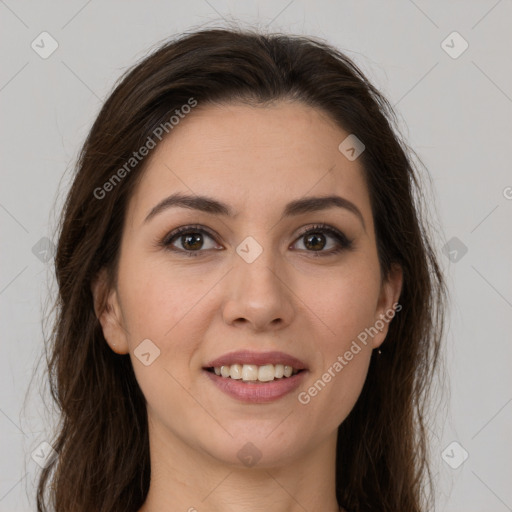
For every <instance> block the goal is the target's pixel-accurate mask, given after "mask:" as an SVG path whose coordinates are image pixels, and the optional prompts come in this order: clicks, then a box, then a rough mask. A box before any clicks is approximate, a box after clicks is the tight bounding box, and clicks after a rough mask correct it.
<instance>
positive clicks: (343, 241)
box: [158, 224, 353, 257]
mask: <svg viewBox="0 0 512 512" xmlns="http://www.w3.org/2000/svg"><path fill="white" fill-rule="evenodd" d="M190 233H201V234H206V235H208V236H209V237H210V238H212V239H213V240H215V236H214V235H213V233H211V232H210V231H209V230H207V229H205V228H203V227H202V226H199V225H190V226H182V227H180V228H177V229H175V230H174V231H171V232H170V233H168V234H167V235H165V237H164V238H163V239H162V240H160V241H159V242H158V246H160V247H163V248H164V249H166V250H168V251H171V252H175V253H182V254H184V255H186V256H188V257H197V256H199V254H200V253H202V252H205V251H204V250H197V251H187V250H184V249H177V248H175V247H173V246H172V242H173V241H174V239H176V238H179V236H180V235H184V234H190ZM313 233H327V234H329V235H331V236H332V237H334V238H335V240H336V241H337V242H338V246H337V247H336V248H335V249H331V250H329V251H323V250H321V251H308V250H306V252H309V253H313V255H314V256H315V257H317V256H319V257H322V256H323V257H326V256H331V255H334V254H338V253H340V252H342V251H344V250H350V249H352V244H353V240H349V239H348V238H347V237H346V236H345V234H344V233H342V232H341V231H338V230H337V229H335V228H333V227H331V226H329V225H327V224H315V225H314V226H311V227H309V228H307V229H306V230H304V231H303V232H302V233H301V234H300V235H299V236H298V237H297V239H296V241H298V240H299V239H300V238H303V237H305V236H306V235H309V234H313ZM215 241H216V240H215ZM322 253H323V254H322Z"/></svg>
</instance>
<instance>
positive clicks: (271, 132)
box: [128, 102, 370, 225]
mask: <svg viewBox="0 0 512 512" xmlns="http://www.w3.org/2000/svg"><path fill="white" fill-rule="evenodd" d="M348 135H349V133H348V132H346V131H345V130H343V129H342V128H341V127H339V126H338V125H337V124H336V123H334V122H333V121H332V120H331V118H330V117H328V116H327V115H326V114H325V113H323V112H322V111H320V110H318V109H315V108H312V107H310V106H307V105H304V104H302V103H297V102H286V103H285V102H280V103H276V104H273V105H271V106H265V107H260V106H258V107H253V106H248V105H239V104H227V105H215V106H213V105H206V106H201V105H199V106H197V107H196V108H195V109H194V111H193V112H192V113H191V114H189V115H188V116H186V117H185V118H184V119H182V120H180V122H179V124H177V125H176V126H174V128H173V129H172V131H171V132H170V133H169V135H167V137H166V138H164V139H163V140H162V142H161V143H160V144H159V145H158V146H157V147H156V148H155V149H154V150H153V153H152V154H151V155H149V156H148V157H147V161H146V162H145V165H146V168H145V170H144V174H143V176H142V179H141V181H140V183H139V184H138V186H137V188H136V189H135V191H134V194H133V197H132V200H131V201H130V206H129V214H128V215H129V217H130V218H131V219H132V222H134V223H135V224H137V225H140V223H141V222H142V221H143V219H144V218H145V216H146V215H147V213H148V211H149V210H150V209H151V208H152V206H154V205H155V204H156V203H157V202H159V201H160V200H162V199H163V198H164V197H166V196H168V195H170V194H171V193H173V192H177V191H178V192H183V193H187V194H198V195H208V196H212V197H216V198H218V199H219V200H221V201H223V202H226V203H228V204H230V205H231V206H232V208H233V209H234V210H235V213H237V214H240V216H242V217H243V216H244V215H245V213H247V212H248V211H249V210H251V209H252V210H253V211H254V208H258V209H259V213H260V214H261V213H262V208H263V209H265V211H267V210H269V213H270V210H273V211H274V212H276V213H281V208H282V205H284V204H285V203H287V202H289V201H290V200H291V199H297V198H300V197H304V196H308V195H315V196H319V195H327V194H332V193H338V194H339V195H342V196H344V197H346V198H347V199H349V200H350V201H353V202H355V203H357V205H358V207H359V208H360V209H361V210H362V211H363V215H364V216H365V217H366V216H367V215H369V212H370V204H369V197H368V193H367V190H366V183H365V179H364V175H363V169H362V167H361V165H360V164H359V162H358V161H357V160H354V161H350V160H348V159H347V158H346V157H345V156H344V155H343V154H342V153H341V152H340V151H339V149H338V146H339V145H340V143H341V142H342V141H343V140H344V139H345V138H346V137H347V136H348ZM365 211H366V213H365ZM237 216H238V215H237Z"/></svg>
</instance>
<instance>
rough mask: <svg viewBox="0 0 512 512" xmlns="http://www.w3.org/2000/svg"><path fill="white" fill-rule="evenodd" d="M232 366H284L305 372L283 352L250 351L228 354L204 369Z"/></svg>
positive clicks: (293, 359) (295, 359) (300, 363)
mask: <svg viewBox="0 0 512 512" xmlns="http://www.w3.org/2000/svg"><path fill="white" fill-rule="evenodd" d="M232 364H254V365H257V366H263V365H266V364H274V365H276V364H284V365H287V366H291V367H292V368H294V369H296V370H306V369H307V368H306V365H305V364H304V363H303V362H302V361H301V360H300V359H297V358H296V357H293V356H291V355H290V354H285V353H284V352H276V351H273V352H251V351H250V350H239V351H237V352H230V353H229V354H224V355H223V356H220V357H218V358H217V359H214V360H213V361H210V362H209V363H207V364H206V365H205V366H204V368H213V367H220V366H231V365H232Z"/></svg>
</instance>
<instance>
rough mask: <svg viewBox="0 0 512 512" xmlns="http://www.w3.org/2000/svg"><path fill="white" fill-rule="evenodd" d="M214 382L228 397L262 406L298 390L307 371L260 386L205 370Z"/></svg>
mask: <svg viewBox="0 0 512 512" xmlns="http://www.w3.org/2000/svg"><path fill="white" fill-rule="evenodd" d="M203 371H204V372H205V373H206V374H207V375H208V377H209V378H210V379H211V380H212V382H213V383H214V384H215V385H216V386H217V387H218V388H219V389H220V390H221V391H224V393H226V394H227V395H229V396H231V397H233V398H236V399H237V400H241V401H242V402H248V403H253V404H261V403H267V402H273V401H274V400H278V399H279V398H282V397H283V396H285V395H287V394H288V393H291V392H292V391H294V390H295V389H297V388H298V387H299V386H300V384H301V382H302V380H303V379H304V375H305V374H306V373H307V371H306V370H302V371H301V372H299V373H296V374H295V375H292V376H291V377H282V378H280V379H274V380H271V381H269V382H261V383H258V384H252V383H244V382H242V381H241V380H237V379H231V378H229V377H220V376H219V375H217V374H215V373H213V372H209V371H207V370H203Z"/></svg>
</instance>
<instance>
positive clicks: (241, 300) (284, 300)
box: [222, 250, 294, 332]
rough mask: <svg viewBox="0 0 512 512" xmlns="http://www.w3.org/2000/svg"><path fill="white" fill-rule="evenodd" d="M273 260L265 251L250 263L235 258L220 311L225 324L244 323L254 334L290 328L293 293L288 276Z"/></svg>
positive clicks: (274, 256)
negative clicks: (288, 326)
mask: <svg viewBox="0 0 512 512" xmlns="http://www.w3.org/2000/svg"><path fill="white" fill-rule="evenodd" d="M276 258H277V256H276V255H274V254H272V253H271V251H265V250H264V251H263V252H262V253H261V254H260V255H259V256H258V258H257V259H256V260H254V261H253V262H251V263H248V262H247V261H245V260H244V259H243V258H241V257H239V256H238V255H236V257H235V260H234V268H233V269H232V271H231V272H230V273H229V274H228V276H227V285H226V300H225V302H224V304H223V311H222V314H223V318H224V321H225V322H226V323H227V324H228V325H234V326H236V325H237V324H238V325H244V324H246V325H247V327H249V328H250V329H252V330H253V331H255V332H258V331H272V330H278V329H282V328H284V327H286V326H287V325H290V323H291V321H292V318H293V315H294V307H293V297H294V294H293V292H292V286H291V283H290V277H289V276H288V275H287V274H286V272H285V270H284V266H283V265H280V264H278V263H277V261H276Z"/></svg>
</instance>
